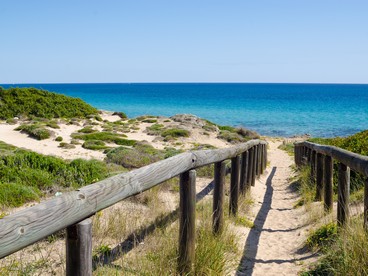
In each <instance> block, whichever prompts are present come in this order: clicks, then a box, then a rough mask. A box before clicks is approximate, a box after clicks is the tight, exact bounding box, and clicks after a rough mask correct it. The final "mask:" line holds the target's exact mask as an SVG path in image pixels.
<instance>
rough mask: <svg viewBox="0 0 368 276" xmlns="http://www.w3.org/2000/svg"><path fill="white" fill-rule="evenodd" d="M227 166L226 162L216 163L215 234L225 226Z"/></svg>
mask: <svg viewBox="0 0 368 276" xmlns="http://www.w3.org/2000/svg"><path fill="white" fill-rule="evenodd" d="M225 174H226V166H225V162H224V161H221V162H217V163H215V187H214V191H213V232H214V233H215V234H219V233H221V232H222V229H223V225H224V211H223V206H224V184H225Z"/></svg>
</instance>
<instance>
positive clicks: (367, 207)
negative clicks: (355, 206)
mask: <svg viewBox="0 0 368 276" xmlns="http://www.w3.org/2000/svg"><path fill="white" fill-rule="evenodd" d="M364 229H365V230H366V231H368V177H366V178H365V181H364Z"/></svg>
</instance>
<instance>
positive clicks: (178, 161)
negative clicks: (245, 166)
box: [0, 140, 266, 258]
mask: <svg viewBox="0 0 368 276" xmlns="http://www.w3.org/2000/svg"><path fill="white" fill-rule="evenodd" d="M258 144H266V142H265V141H261V140H251V141H249V142H247V143H244V144H239V145H237V146H234V147H230V148H225V149H216V150H203V151H193V152H186V153H182V154H179V155H176V156H174V157H171V158H168V159H165V160H162V161H159V162H156V163H153V164H151V165H148V166H145V167H142V168H139V169H136V170H133V171H130V172H127V173H123V174H119V175H116V176H113V177H110V178H107V179H105V180H102V181H99V182H97V183H94V184H91V185H88V186H85V187H83V188H81V189H79V190H77V191H74V192H69V193H65V194H63V195H61V196H58V197H54V198H52V199H49V200H47V201H44V202H42V203H40V204H37V205H35V206H33V207H30V208H27V209H24V210H22V211H19V212H17V213H14V214H12V215H9V216H6V217H4V218H2V219H1V224H0V242H1V247H0V258H2V257H5V256H7V255H9V254H11V253H13V252H16V251H18V250H20V249H22V248H24V247H26V246H28V245H30V244H32V243H34V242H36V241H38V240H41V239H43V238H45V237H47V236H49V235H51V234H53V233H55V232H57V231H59V230H61V229H64V228H66V227H68V226H70V225H73V224H75V223H77V222H79V221H82V220H83V219H85V218H88V217H90V216H92V215H93V214H95V213H96V212H98V211H100V210H103V209H105V208H107V207H109V206H111V205H113V204H115V203H117V202H119V201H121V200H123V199H125V198H128V197H130V196H133V195H136V194H139V193H141V192H143V191H145V190H148V189H150V188H152V187H154V186H156V185H158V184H160V183H162V182H164V181H166V180H168V179H171V178H173V177H175V176H178V175H179V174H181V173H184V172H186V171H189V170H191V169H195V168H197V167H201V166H204V165H209V164H212V163H215V162H219V161H222V160H225V159H229V158H233V157H235V156H236V155H239V154H241V153H242V152H244V151H246V150H248V149H250V148H251V147H254V146H255V145H258Z"/></svg>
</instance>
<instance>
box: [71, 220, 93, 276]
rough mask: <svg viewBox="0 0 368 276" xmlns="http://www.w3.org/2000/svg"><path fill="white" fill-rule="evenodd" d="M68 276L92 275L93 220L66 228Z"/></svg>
mask: <svg viewBox="0 0 368 276" xmlns="http://www.w3.org/2000/svg"><path fill="white" fill-rule="evenodd" d="M66 275H67V276H71V275H78V276H87V275H92V220H91V219H90V218H87V219H85V220H83V221H81V222H79V223H76V224H74V225H71V226H69V227H67V228H66Z"/></svg>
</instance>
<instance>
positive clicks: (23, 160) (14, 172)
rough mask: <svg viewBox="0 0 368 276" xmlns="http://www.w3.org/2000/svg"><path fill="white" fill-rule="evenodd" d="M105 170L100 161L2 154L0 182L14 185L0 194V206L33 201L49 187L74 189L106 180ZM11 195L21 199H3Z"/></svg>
mask: <svg viewBox="0 0 368 276" xmlns="http://www.w3.org/2000/svg"><path fill="white" fill-rule="evenodd" d="M1 145H2V144H1V143H0V149H1ZM107 168H108V167H107V165H106V164H105V163H104V162H101V161H96V160H83V159H77V160H74V161H72V162H67V161H64V160H62V159H60V158H56V157H52V156H44V155H41V154H38V153H35V152H30V151H26V150H21V149H15V150H13V149H9V150H7V151H3V155H0V183H2V184H4V185H13V184H14V183H15V184H14V185H15V186H12V187H13V188H14V189H13V190H9V192H8V193H7V192H6V191H2V196H0V198H1V199H0V205H5V206H18V205H20V204H23V203H25V202H27V201H29V200H35V199H36V196H35V195H37V198H38V196H39V195H40V193H41V192H42V193H47V192H48V191H49V190H52V187H53V186H62V187H73V188H78V187H80V186H83V185H88V184H91V183H93V182H96V181H98V180H101V179H103V178H105V177H107V175H108V169H107ZM4 187H5V186H4ZM6 187H9V186H6ZM9 189H10V188H9ZM0 190H3V189H0ZM40 191H41V192H40ZM12 192H14V193H18V192H19V194H20V195H22V194H24V196H20V197H19V202H16V203H13V201H15V200H18V199H16V198H14V199H12V198H7V197H6V196H7V195H9V194H10V193H12ZM0 193H1V192H0Z"/></svg>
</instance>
